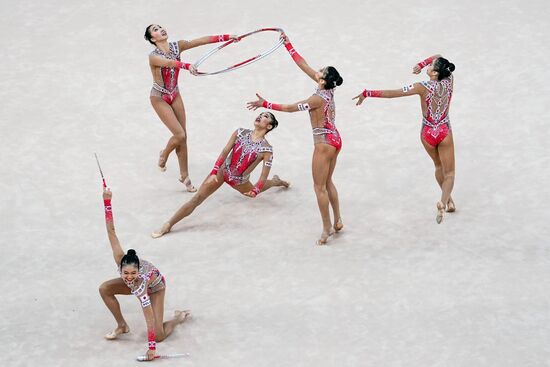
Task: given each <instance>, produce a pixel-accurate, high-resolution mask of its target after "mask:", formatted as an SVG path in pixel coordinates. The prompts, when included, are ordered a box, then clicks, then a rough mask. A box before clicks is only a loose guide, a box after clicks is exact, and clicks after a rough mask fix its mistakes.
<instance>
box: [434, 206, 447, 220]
mask: <svg viewBox="0 0 550 367" xmlns="http://www.w3.org/2000/svg"><path fill="white" fill-rule="evenodd" d="M443 214H445V205H443V203H442V202H441V201H438V202H437V216H436V217H435V221H436V222H437V224H439V223H441V222H442V221H443Z"/></svg>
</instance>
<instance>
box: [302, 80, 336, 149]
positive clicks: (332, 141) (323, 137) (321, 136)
mask: <svg viewBox="0 0 550 367" xmlns="http://www.w3.org/2000/svg"><path fill="white" fill-rule="evenodd" d="M314 95H316V96H319V97H321V98H322V99H323V100H324V101H325V105H324V107H323V113H324V115H325V121H324V126H323V127H316V128H313V142H314V143H315V144H317V143H324V144H329V145H332V146H333V147H335V148H336V150H340V149H341V148H342V138H341V137H340V133H339V132H338V130H337V129H336V124H335V122H336V106H335V103H334V89H317V90H316V91H315V93H314ZM310 113H311V111H310Z"/></svg>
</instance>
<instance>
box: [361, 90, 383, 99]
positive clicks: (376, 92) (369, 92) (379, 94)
mask: <svg viewBox="0 0 550 367" xmlns="http://www.w3.org/2000/svg"><path fill="white" fill-rule="evenodd" d="M362 94H363V97H365V98H367V97H382V91H381V90H367V89H364V90H363V93H362Z"/></svg>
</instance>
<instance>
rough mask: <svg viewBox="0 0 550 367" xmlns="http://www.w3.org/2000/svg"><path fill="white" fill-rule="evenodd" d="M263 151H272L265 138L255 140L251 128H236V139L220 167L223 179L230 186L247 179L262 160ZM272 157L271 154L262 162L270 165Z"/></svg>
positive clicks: (239, 183)
mask: <svg viewBox="0 0 550 367" xmlns="http://www.w3.org/2000/svg"><path fill="white" fill-rule="evenodd" d="M265 152H269V153H273V148H272V147H271V145H269V143H268V142H267V140H265V139H262V140H260V141H258V142H255V141H253V140H252V130H249V129H243V128H239V129H237V140H236V141H235V144H234V145H233V148H232V149H231V152H230V153H229V155H228V156H227V158H226V159H225V162H224V164H223V165H222V167H221V169H222V170H223V179H224V181H225V182H227V183H228V184H229V185H231V186H235V185H241V184H243V183H245V182H246V181H248V179H249V177H250V173H251V172H252V171H253V170H254V168H255V167H256V166H257V165H258V163H259V162H260V161H261V160H262V155H261V153H265ZM272 159H273V156H271V159H270V160H269V161H268V162H265V163H264V164H265V165H266V166H268V167H271V161H272Z"/></svg>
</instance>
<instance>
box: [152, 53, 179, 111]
mask: <svg viewBox="0 0 550 367" xmlns="http://www.w3.org/2000/svg"><path fill="white" fill-rule="evenodd" d="M168 45H169V48H170V50H169V51H168V53H165V52H164V51H162V50H160V49H158V48H155V49H154V50H153V51H152V52H151V53H150V54H149V55H150V56H160V57H164V58H165V59H169V60H177V61H180V49H179V46H178V42H170V43H169V44H168ZM160 72H161V76H162V82H161V81H157V80H154V81H153V89H151V96H155V97H161V98H162V99H163V100H164V101H166V103H168V104H169V105H171V104H172V102H174V99H176V97H177V95H178V92H179V89H178V75H179V72H180V69H179V68H177V67H173V68H170V67H161V68H160Z"/></svg>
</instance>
